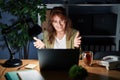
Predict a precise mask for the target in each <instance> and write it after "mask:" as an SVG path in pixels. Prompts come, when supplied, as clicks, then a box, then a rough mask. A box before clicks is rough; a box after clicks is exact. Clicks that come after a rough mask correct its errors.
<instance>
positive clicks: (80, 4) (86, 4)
mask: <svg viewBox="0 0 120 80" xmlns="http://www.w3.org/2000/svg"><path fill="white" fill-rule="evenodd" d="M66 5H67V6H120V4H66Z"/></svg>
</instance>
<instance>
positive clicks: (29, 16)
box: [0, 0, 46, 58]
mask: <svg viewBox="0 0 120 80" xmlns="http://www.w3.org/2000/svg"><path fill="white" fill-rule="evenodd" d="M38 6H40V7H38ZM41 6H42V7H41ZM0 8H1V12H9V13H11V14H12V15H14V16H16V17H17V20H16V21H15V22H13V24H12V25H11V26H8V25H6V24H3V23H0V26H1V27H0V28H1V29H6V28H7V29H8V30H9V28H11V27H13V26H14V27H17V28H15V29H14V30H12V31H11V32H10V33H9V34H7V37H8V39H9V43H10V45H11V46H12V47H14V48H17V49H21V48H23V49H24V58H28V55H27V54H28V52H27V51H28V48H27V46H28V42H29V40H30V36H29V34H28V29H29V26H30V25H32V24H31V23H30V24H29V22H32V23H34V24H37V19H38V14H39V15H40V16H41V18H40V20H41V22H43V21H44V20H45V14H46V5H45V4H42V0H1V1H0ZM0 17H1V14H0ZM1 18H2V17H1Z"/></svg>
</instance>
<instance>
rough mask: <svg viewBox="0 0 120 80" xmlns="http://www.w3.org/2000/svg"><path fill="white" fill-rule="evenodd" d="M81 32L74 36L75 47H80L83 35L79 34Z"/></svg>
mask: <svg viewBox="0 0 120 80" xmlns="http://www.w3.org/2000/svg"><path fill="white" fill-rule="evenodd" d="M79 34H80V33H79V32H77V34H76V36H75V38H74V47H75V48H79V47H80V44H81V37H80V36H79Z"/></svg>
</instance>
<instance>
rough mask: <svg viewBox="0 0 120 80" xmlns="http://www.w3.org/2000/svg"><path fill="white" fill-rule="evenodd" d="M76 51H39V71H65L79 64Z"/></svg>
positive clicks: (77, 51)
mask: <svg viewBox="0 0 120 80" xmlns="http://www.w3.org/2000/svg"><path fill="white" fill-rule="evenodd" d="M79 53H80V52H79V50H78V49H39V50H38V60H39V64H40V69H45V70H62V69H63V70H65V69H69V68H70V67H71V66H73V65H75V64H78V63H79Z"/></svg>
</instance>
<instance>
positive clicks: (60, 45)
mask: <svg viewBox="0 0 120 80" xmlns="http://www.w3.org/2000/svg"><path fill="white" fill-rule="evenodd" d="M54 49H66V35H64V37H63V38H62V39H58V38H57V37H56V38H55V43H54Z"/></svg>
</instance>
